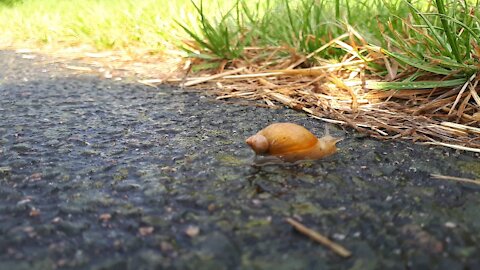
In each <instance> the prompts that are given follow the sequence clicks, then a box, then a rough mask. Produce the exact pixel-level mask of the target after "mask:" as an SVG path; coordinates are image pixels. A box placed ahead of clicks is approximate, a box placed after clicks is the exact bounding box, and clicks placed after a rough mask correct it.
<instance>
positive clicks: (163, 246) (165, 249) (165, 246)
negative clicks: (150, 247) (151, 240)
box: [160, 241, 173, 252]
mask: <svg viewBox="0 0 480 270" xmlns="http://www.w3.org/2000/svg"><path fill="white" fill-rule="evenodd" d="M160 250H161V251H163V252H170V251H172V250H173V246H172V244H170V243H169V242H167V241H162V242H161V243H160Z"/></svg>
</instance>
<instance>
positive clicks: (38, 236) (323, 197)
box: [0, 51, 480, 270]
mask: <svg viewBox="0 0 480 270" xmlns="http://www.w3.org/2000/svg"><path fill="white" fill-rule="evenodd" d="M62 66H63V64H62V63H55V62H54V61H50V60H49V59H48V57H43V56H40V55H36V56H32V55H25V54H19V53H14V52H11V51H0V269H11V270H15V269H29V270H33V269H449V270H451V269H480V196H479V195H480V194H479V191H480V185H476V184H464V183H457V182H453V181H449V180H438V179H433V178H432V177H431V176H430V175H431V174H432V173H434V174H442V175H449V176H457V177H465V178H471V179H480V162H479V160H480V159H479V156H478V154H473V153H465V152H460V151H457V150H452V149H448V148H441V147H428V146H423V145H417V144H413V143H411V142H391V141H388V142H382V141H377V140H372V139H369V138H367V137H365V136H363V135H361V134H358V133H356V132H354V131H352V130H342V129H341V128H338V127H333V126H331V127H330V131H331V133H332V134H333V135H336V136H339V137H340V136H343V137H345V140H344V141H342V142H341V143H339V148H340V150H339V151H338V153H336V154H335V155H333V156H330V157H328V158H325V159H322V160H317V161H306V162H303V163H300V164H294V165H292V164H272V165H265V166H252V160H253V152H252V151H251V150H250V149H249V148H248V147H247V146H246V144H245V143H244V140H245V138H247V137H248V136H250V135H252V134H254V133H256V132H257V131H258V130H260V129H261V128H263V127H264V126H266V125H267V124H269V123H273V122H285V121H289V122H295V123H298V124H301V125H304V126H305V127H307V128H308V129H309V130H311V131H312V132H313V133H315V134H317V135H319V136H321V135H322V134H323V132H324V124H323V123H321V122H318V121H316V120H314V119H310V118H308V117H307V116H306V115H304V114H302V113H299V112H295V111H292V110H288V109H278V110H272V109H266V108H261V107H255V106H243V105H239V104H227V103H223V102H218V101H215V99H214V98H213V97H211V96H209V95H207V94H205V93H201V92H192V91H184V90H180V89H178V88H176V87H168V86H164V87H160V88H158V89H156V88H153V87H149V86H145V85H141V84H138V83H136V82H135V80H133V79H129V78H116V77H114V78H111V79H105V78H101V77H99V76H97V75H95V74H78V72H74V71H72V70H67V69H64V68H62ZM287 217H293V218H295V219H296V220H299V221H300V222H301V223H302V224H304V225H305V226H307V227H309V228H311V229H313V230H315V231H317V232H319V233H321V234H323V235H325V236H326V237H328V238H329V239H331V240H333V241H334V242H336V243H338V244H340V245H342V246H344V247H345V248H347V249H348V250H350V251H351V252H352V256H350V257H349V258H342V257H340V256H338V255H337V254H335V253H334V252H332V251H331V250H330V249H329V248H327V247H325V246H322V245H320V244H318V243H316V242H314V241H312V240H310V239H309V238H308V237H306V236H304V235H303V234H301V233H299V232H297V231H296V230H295V229H293V228H292V226H291V225H289V224H288V223H287V222H285V218H287Z"/></svg>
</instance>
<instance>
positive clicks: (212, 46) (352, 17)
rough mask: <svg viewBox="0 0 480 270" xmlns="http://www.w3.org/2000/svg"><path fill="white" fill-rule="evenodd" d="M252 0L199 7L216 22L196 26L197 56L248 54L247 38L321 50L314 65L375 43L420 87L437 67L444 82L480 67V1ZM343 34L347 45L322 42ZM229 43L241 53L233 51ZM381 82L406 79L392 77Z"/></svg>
mask: <svg viewBox="0 0 480 270" xmlns="http://www.w3.org/2000/svg"><path fill="white" fill-rule="evenodd" d="M245 3H246V1H238V2H237V3H236V4H235V5H233V7H232V9H231V10H238V11H237V12H229V13H225V14H223V16H222V17H221V20H217V21H216V22H214V20H209V19H206V18H208V16H205V15H204V14H203V10H202V9H198V10H197V11H198V12H199V16H200V17H201V18H202V20H201V22H202V25H205V26H208V27H203V28H201V29H200V30H201V31H200V32H196V33H195V32H192V31H190V32H189V34H190V35H191V36H192V37H193V38H194V39H195V40H197V46H198V47H200V49H199V50H198V51H200V53H198V54H196V55H195V54H192V56H194V57H197V58H203V59H216V58H222V59H227V60H233V59H235V58H242V57H243V55H242V53H241V51H242V48H244V47H247V46H281V45H287V46H288V47H290V48H293V51H294V53H295V54H300V55H307V54H310V53H313V57H311V58H310V59H309V64H310V65H312V66H314V65H317V64H319V63H321V62H322V61H325V59H326V60H329V61H337V62H339V61H342V59H343V58H344V57H345V56H346V55H347V54H350V55H353V54H355V55H357V56H358V57H359V58H362V59H366V58H367V55H368V54H370V53H371V52H372V50H373V51H377V52H381V53H382V54H383V55H385V56H386V57H387V58H389V59H391V61H396V62H397V63H399V70H398V73H402V72H403V73H405V74H407V75H408V76H405V77H403V78H402V77H398V78H397V80H400V81H401V82H408V83H409V85H413V88H427V86H430V87H434V86H432V85H433V84H432V83H431V82H430V83H427V82H428V81H422V78H426V77H434V76H437V75H440V76H443V78H442V80H444V81H443V82H442V85H448V86H452V85H458V84H462V83H464V82H465V81H466V80H467V78H468V77H470V76H471V74H473V73H475V72H477V71H478V69H479V67H478V64H479V61H478V59H479V57H480V49H479V47H478V44H479V42H480V26H479V24H480V16H479V14H478V10H480V9H479V8H480V5H479V3H478V2H477V1H457V0H435V1H433V0H432V1H429V0H423V1H422V0H417V1H407V0H391V1H390V0H389V1H387V0H363V1H362V0H359V1H348V0H336V1H327V0H324V1H322V0H318V1H310V0H298V1H287V0H278V1H273V0H272V1H268V0H266V1H264V2H263V5H262V6H253V8H252V7H251V6H248V5H246V4H245ZM265 10H268V12H265ZM352 30H353V31H352ZM239 33H241V34H239ZM345 33H349V35H344V34H345ZM342 35H343V36H342ZM232 37H233V38H232ZM337 37H342V39H341V41H342V42H343V43H342V44H346V45H342V46H339V43H337V44H332V45H331V46H328V47H326V48H323V47H322V46H324V44H326V43H328V42H329V41H331V40H332V39H335V38H337ZM216 44H222V45H221V46H218V45H216ZM320 49H321V50H320ZM229 51H233V52H236V53H235V54H231V53H230V54H229V53H225V52H229ZM285 54H292V51H285ZM292 57H293V55H292ZM369 66H370V71H372V72H373V73H374V74H377V75H385V74H386V73H387V67H386V66H385V65H383V64H382V63H379V62H370V63H369ZM412 67H413V68H414V72H413V74H412V72H411V70H412ZM413 78H414V79H413ZM417 80H420V82H419V83H418V85H415V82H414V81H417ZM377 87H380V84H379V85H377ZM381 87H385V88H388V89H401V88H404V87H405V86H404V85H402V84H401V83H400V84H399V83H384V84H381Z"/></svg>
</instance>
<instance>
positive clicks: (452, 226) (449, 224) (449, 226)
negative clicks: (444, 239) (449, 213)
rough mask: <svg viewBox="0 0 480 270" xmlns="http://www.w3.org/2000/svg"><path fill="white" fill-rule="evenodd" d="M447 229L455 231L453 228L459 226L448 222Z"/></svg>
mask: <svg viewBox="0 0 480 270" xmlns="http://www.w3.org/2000/svg"><path fill="white" fill-rule="evenodd" d="M445 227H447V228H450V229H453V228H456V227H457V224H456V223H454V222H451V221H447V222H445Z"/></svg>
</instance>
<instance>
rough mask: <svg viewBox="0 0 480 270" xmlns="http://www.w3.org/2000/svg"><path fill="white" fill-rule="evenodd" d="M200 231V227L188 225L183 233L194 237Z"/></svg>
mask: <svg viewBox="0 0 480 270" xmlns="http://www.w3.org/2000/svg"><path fill="white" fill-rule="evenodd" d="M199 233H200V228H199V227H198V226H194V225H190V226H188V227H187V229H186V230H185V234H186V235H188V236H190V237H191V238H193V237H196V236H197V235H198V234H199Z"/></svg>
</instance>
